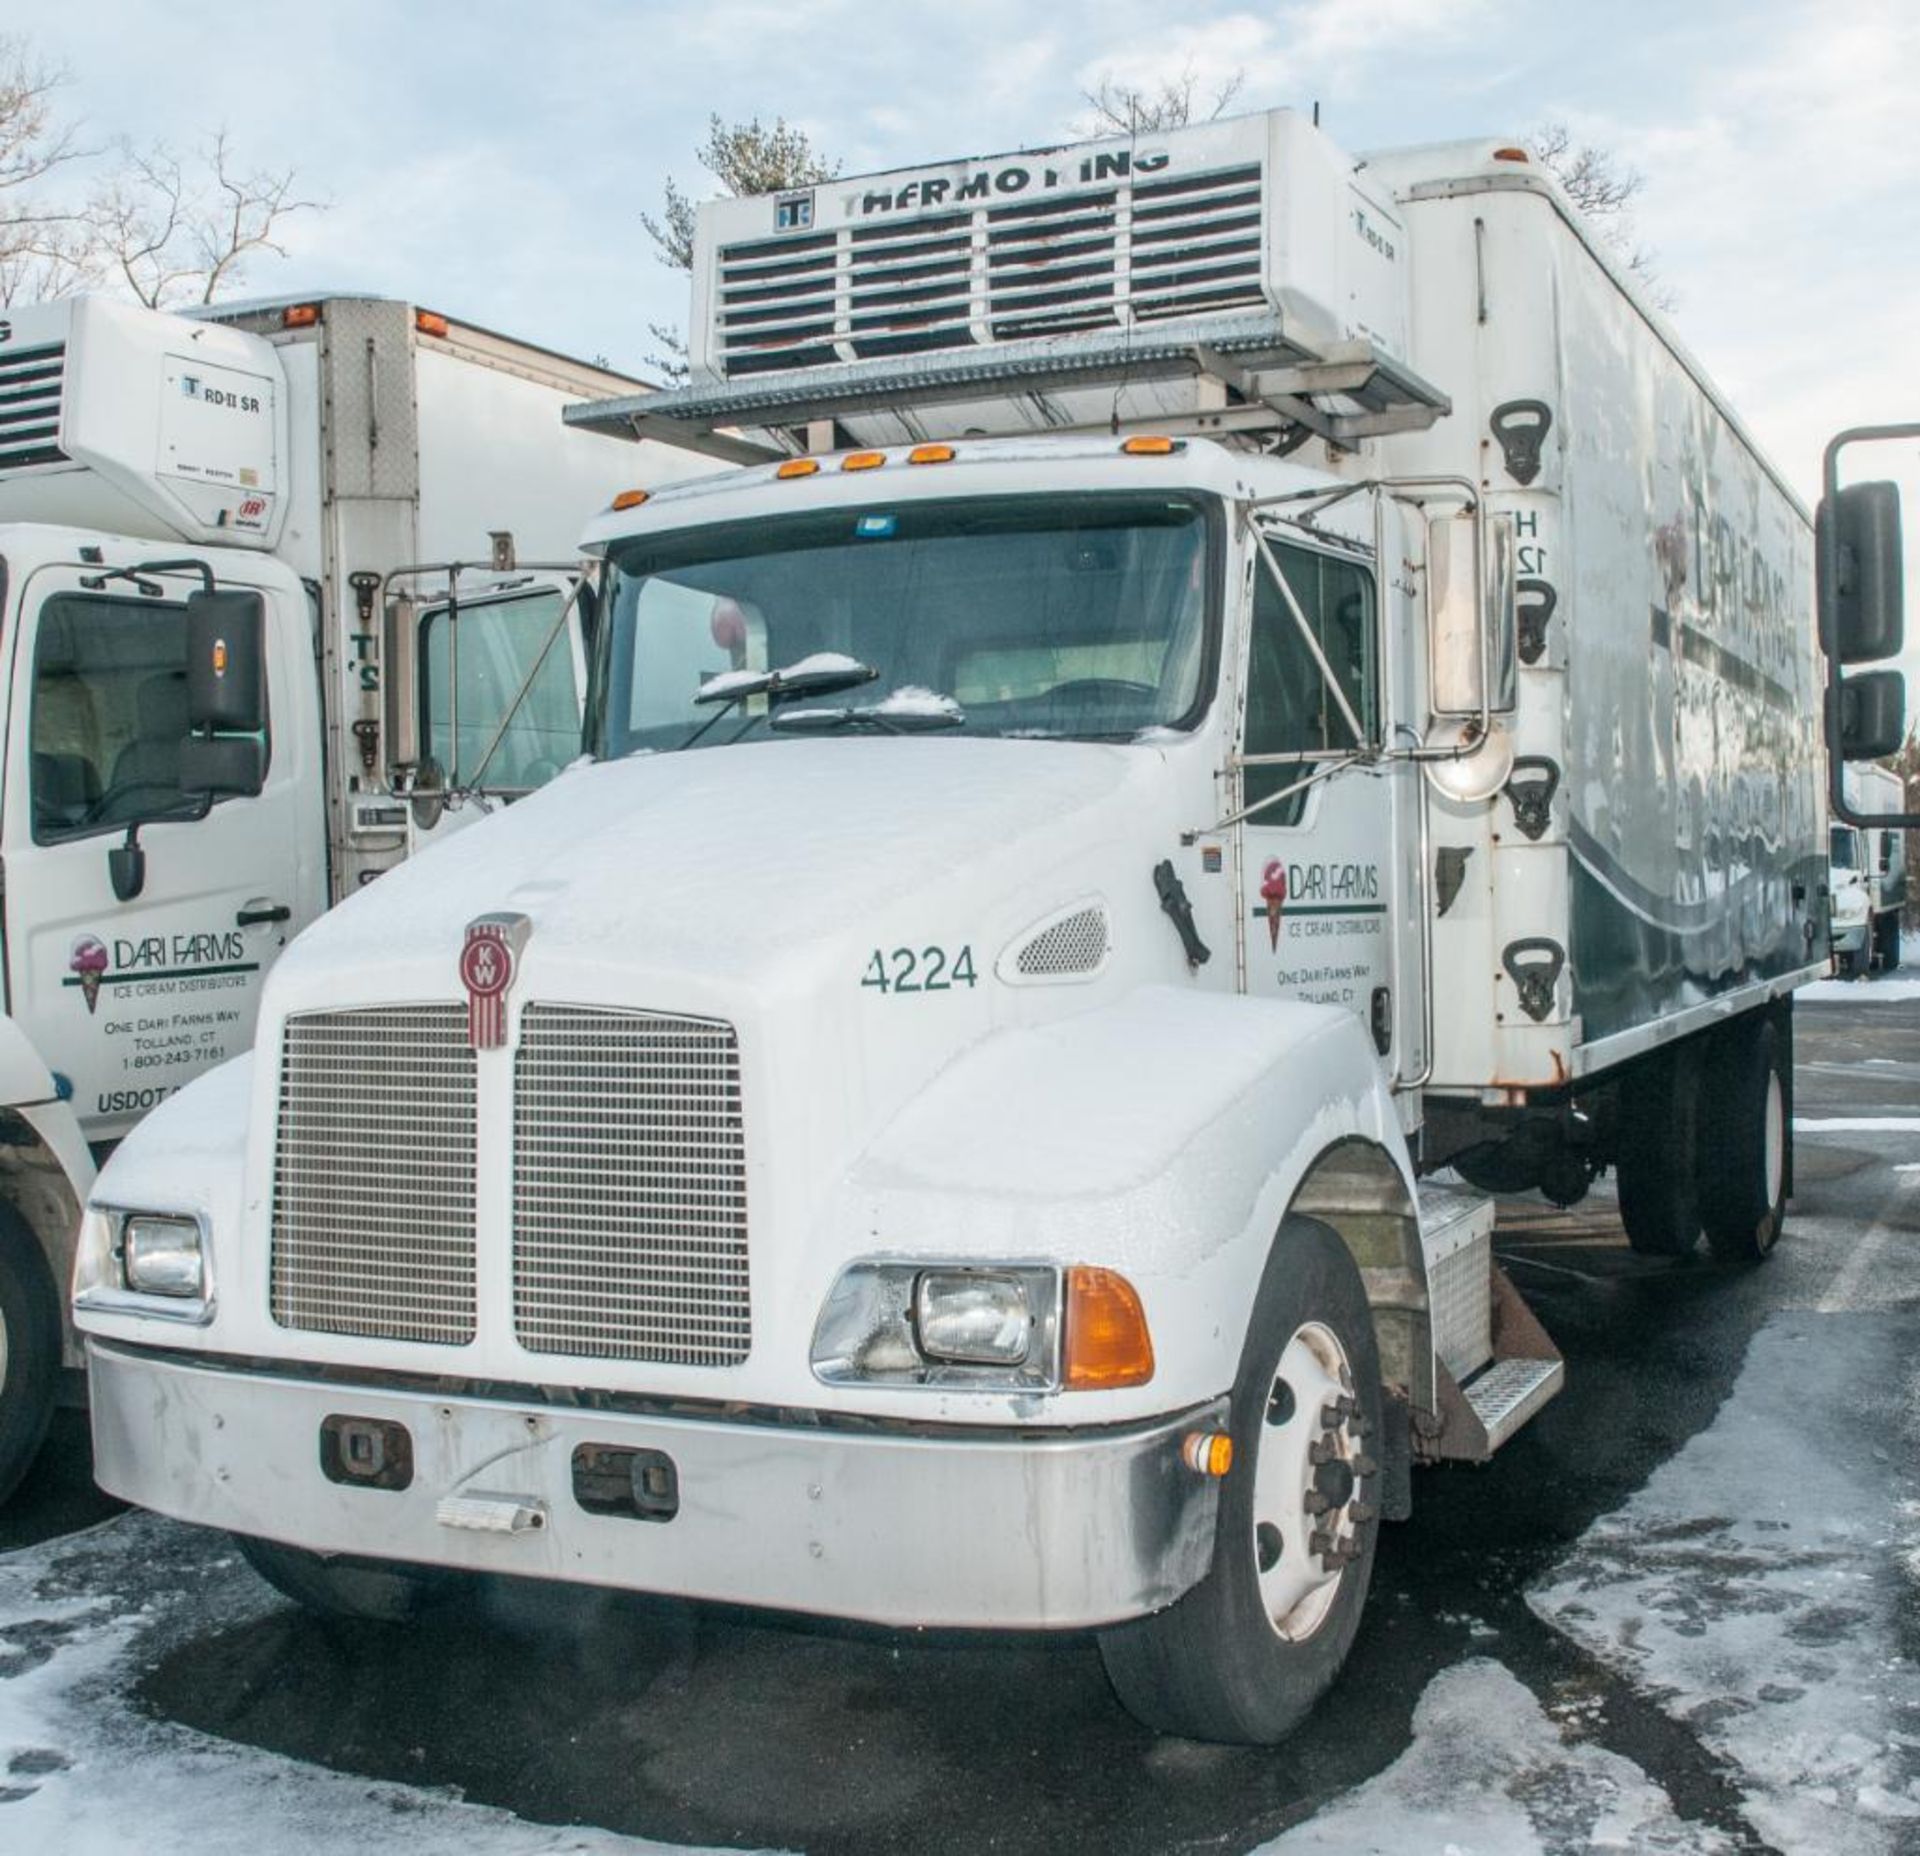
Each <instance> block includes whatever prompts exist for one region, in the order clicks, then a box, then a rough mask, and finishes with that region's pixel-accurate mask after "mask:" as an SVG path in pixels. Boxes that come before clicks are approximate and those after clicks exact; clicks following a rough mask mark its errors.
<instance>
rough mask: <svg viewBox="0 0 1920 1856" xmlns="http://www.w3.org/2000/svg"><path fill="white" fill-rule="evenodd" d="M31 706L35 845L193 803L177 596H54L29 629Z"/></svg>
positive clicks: (182, 624) (183, 637)
mask: <svg viewBox="0 0 1920 1856" xmlns="http://www.w3.org/2000/svg"><path fill="white" fill-rule="evenodd" d="M31 704H32V706H31V715H30V721H29V725H28V742H29V751H30V754H31V757H32V758H31V769H30V773H29V782H28V784H29V791H30V793H31V798H32V811H33V837H34V842H35V843H37V844H52V843H56V842H58V841H59V840H60V839H62V838H71V837H77V836H80V835H82V834H85V833H88V832H94V831H101V830H105V829H109V828H111V827H113V826H116V825H125V824H127V823H129V822H130V821H131V820H133V819H136V818H139V819H147V818H154V817H157V816H160V815H162V814H164V813H167V812H170V811H182V810H187V809H191V807H190V805H189V802H188V801H187V799H186V797H185V795H184V794H182V792H181V791H180V745H181V743H182V741H183V740H184V739H185V738H186V733H187V628H186V607H185V606H184V605H179V604H172V603H166V602H162V601H159V600H134V599H114V598H103V597H95V596H89V595H85V594H73V593H58V594H55V595H54V596H53V597H52V598H50V599H49V600H48V601H47V602H46V604H45V605H43V606H42V607H41V609H40V622H39V627H38V629H37V630H36V632H35V634H34V641H33V692H32V699H31Z"/></svg>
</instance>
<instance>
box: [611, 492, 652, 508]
mask: <svg viewBox="0 0 1920 1856" xmlns="http://www.w3.org/2000/svg"><path fill="white" fill-rule="evenodd" d="M646 500H647V492H646V491H645V490H622V491H621V492H620V494H619V495H618V496H616V497H615V498H614V499H613V507H614V508H615V509H638V508H639V507H640V505H641V504H642V503H644V502H645V501H646Z"/></svg>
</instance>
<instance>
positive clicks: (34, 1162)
mask: <svg viewBox="0 0 1920 1856" xmlns="http://www.w3.org/2000/svg"><path fill="white" fill-rule="evenodd" d="M7 1213H10V1214H11V1215H12V1216H13V1218H14V1219H15V1220H17V1221H18V1223H19V1224H20V1226H21V1227H22V1228H23V1229H24V1230H25V1231H26V1233H27V1234H28V1235H30V1236H31V1237H32V1239H33V1241H34V1243H35V1245H36V1247H37V1248H38V1249H39V1252H40V1256H41V1259H42V1261H43V1262H44V1263H45V1264H46V1266H47V1278H48V1280H49V1282H50V1283H51V1284H52V1285H53V1292H54V1298H55V1300H56V1302H57V1303H58V1304H59V1306H60V1309H61V1315H60V1332H61V1350H62V1354H63V1355H66V1354H68V1353H70V1352H71V1347H70V1344H69V1343H70V1330H69V1327H68V1321H67V1314H66V1300H67V1298H66V1285H67V1283H68V1282H69V1281H70V1280H71V1278H72V1276H73V1252H74V1246H75V1244H76V1243H77V1242H78V1240H79V1235H80V1205H79V1201H78V1200H77V1199H76V1198H75V1197H74V1192H73V1185H72V1182H71V1181H70V1180H69V1179H68V1178H67V1173H66V1169H65V1168H64V1167H63V1166H62V1165H61V1164H60V1160H59V1157H58V1156H57V1155H56V1154H55V1153H54V1151H53V1149H52V1148H50V1147H49V1146H48V1145H47V1144H46V1142H45V1141H43V1140H42V1139H41V1138H40V1136H39V1134H38V1133H37V1132H36V1131H35V1130H34V1128H33V1127H32V1125H31V1124H30V1123H29V1122H28V1121H27V1120H26V1118H25V1117H24V1116H21V1115H17V1114H15V1113H14V1112H13V1111H12V1110H10V1109H0V1214H7Z"/></svg>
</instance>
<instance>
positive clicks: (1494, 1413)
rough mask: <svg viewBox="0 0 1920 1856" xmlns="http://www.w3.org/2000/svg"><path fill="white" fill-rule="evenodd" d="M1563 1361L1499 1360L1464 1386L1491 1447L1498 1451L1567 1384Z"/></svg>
mask: <svg viewBox="0 0 1920 1856" xmlns="http://www.w3.org/2000/svg"><path fill="white" fill-rule="evenodd" d="M1566 1377H1567V1368H1566V1363H1565V1362H1564V1361H1562V1360H1498V1361H1496V1362H1495V1363H1494V1364H1493V1365H1492V1366H1489V1367H1488V1368H1487V1370H1486V1371H1485V1372H1484V1373H1482V1374H1481V1375H1480V1376H1479V1378H1477V1379H1476V1380H1474V1382H1473V1383H1472V1384H1471V1385H1469V1386H1463V1387H1461V1390H1462V1391H1463V1392H1464V1393H1465V1394H1466V1400H1467V1403H1468V1404H1469V1405H1471V1406H1472V1407H1473V1415H1474V1416H1475V1417H1476V1418H1478V1419H1479V1420H1480V1423H1481V1425H1482V1427H1483V1428H1484V1429H1485V1431H1486V1433H1487V1449H1488V1451H1489V1452H1491V1451H1494V1450H1498V1449H1499V1448H1500V1446H1501V1445H1502V1444H1503V1443H1505V1442H1506V1441H1507V1439H1508V1438H1509V1437H1511V1436H1512V1435H1513V1434H1514V1432H1515V1431H1517V1430H1519V1428H1520V1427H1521V1426H1522V1425H1523V1424H1525V1423H1526V1421H1527V1420H1528V1419H1529V1418H1531V1417H1532V1416H1533V1414H1534V1413H1535V1412H1537V1411H1538V1410H1539V1409H1540V1407H1541V1406H1542V1405H1544V1404H1545V1403H1546V1402H1547V1400H1548V1399H1550V1398H1552V1397H1553V1396H1554V1395H1555V1394H1556V1393H1557V1392H1558V1391H1559V1390H1560V1388H1561V1386H1562V1385H1564V1384H1565V1383H1566Z"/></svg>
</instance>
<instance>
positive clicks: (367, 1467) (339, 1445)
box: [320, 1412, 413, 1489]
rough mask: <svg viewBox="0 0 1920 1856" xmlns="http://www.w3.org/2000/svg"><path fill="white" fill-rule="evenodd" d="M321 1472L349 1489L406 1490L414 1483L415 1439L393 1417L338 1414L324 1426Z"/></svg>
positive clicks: (323, 1423)
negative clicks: (360, 1416) (361, 1416)
mask: <svg viewBox="0 0 1920 1856" xmlns="http://www.w3.org/2000/svg"><path fill="white" fill-rule="evenodd" d="M320 1473H321V1475H323V1476H325V1477H326V1479H327V1480H328V1481H329V1482H338V1483H340V1484H342V1485H344V1486H345V1487H347V1488H360V1489H404V1488H408V1487H410V1486H411V1485H412V1482H413V1439H412V1438H411V1437H410V1436H409V1435H408V1434H407V1427H406V1426H405V1425H404V1424H396V1423H395V1422H394V1421H393V1420H392V1419H391V1418H355V1417H349V1416H348V1415H347V1414H345V1413H344V1412H335V1413H334V1414H333V1415H332V1416H331V1417H328V1418H324V1419H322V1420H321V1423H320Z"/></svg>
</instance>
